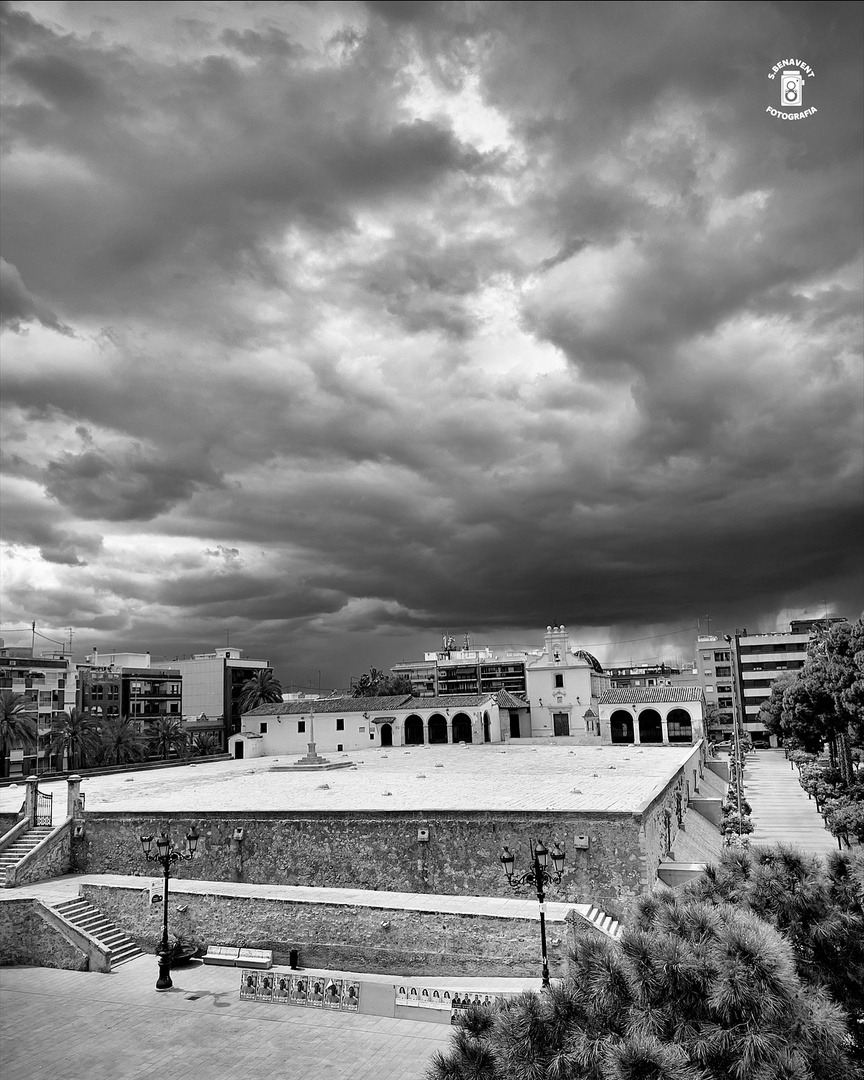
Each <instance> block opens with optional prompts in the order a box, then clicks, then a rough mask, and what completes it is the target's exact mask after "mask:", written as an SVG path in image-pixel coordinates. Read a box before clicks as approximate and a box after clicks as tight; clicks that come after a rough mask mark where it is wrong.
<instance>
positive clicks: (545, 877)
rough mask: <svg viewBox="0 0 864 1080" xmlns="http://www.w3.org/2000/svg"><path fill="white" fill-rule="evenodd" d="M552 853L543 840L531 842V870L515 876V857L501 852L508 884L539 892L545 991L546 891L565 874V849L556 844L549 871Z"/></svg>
mask: <svg viewBox="0 0 864 1080" xmlns="http://www.w3.org/2000/svg"><path fill="white" fill-rule="evenodd" d="M549 857H550V852H549V851H548V850H547V848H546V847H545V845H544V844H543V842H542V841H541V840H538V841H537V842H536V843H535V842H534V841H533V840H532V841H531V869H530V870H528V871H527V872H526V873H524V874H520V875H518V876H516V877H514V876H513V866H514V863H515V862H516V859H515V856H514V855H513V854H512V852H511V851H510V849H509V848H507V847H505V848H504V850H503V851H502V852H501V865H502V866H503V868H504V873H505V874H506V875H507V883H508V885H509V886H510V888H511V889H519V888H521V887H522V886H523V885H533V886H534V888H535V889H536V890H537V901H538V903H539V904H540V955H541V960H542V963H543V989H544V990H548V989H549V985H550V983H549V959H548V957H547V955H546V905H545V889H546V886H547V884H548V883H549V882H550V881H554V882H559V881H560V880H561V875H562V874H563V873H564V849H563V848H562V847H561V845H560V844H556V845H555V846H554V848H553V849H552V851H551V858H552V870H551V871H550V870H549V869H548V866H549Z"/></svg>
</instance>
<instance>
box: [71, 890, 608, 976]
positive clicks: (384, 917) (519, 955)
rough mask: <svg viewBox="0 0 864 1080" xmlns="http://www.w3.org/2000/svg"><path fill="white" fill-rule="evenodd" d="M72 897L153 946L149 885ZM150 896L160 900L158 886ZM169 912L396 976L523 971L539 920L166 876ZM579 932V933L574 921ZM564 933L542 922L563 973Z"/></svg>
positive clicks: (340, 964) (533, 953) (225, 933)
mask: <svg viewBox="0 0 864 1080" xmlns="http://www.w3.org/2000/svg"><path fill="white" fill-rule="evenodd" d="M81 895H82V896H83V897H84V898H85V899H86V900H87V901H88V902H89V903H91V904H93V905H94V906H95V907H97V908H98V909H99V910H100V911H102V912H103V913H104V914H105V915H107V916H108V917H109V918H110V919H112V920H113V921H114V922H115V923H116V924H117V925H118V926H119V927H122V929H123V930H124V931H125V932H126V933H127V934H129V935H130V937H132V938H133V939H134V940H135V941H137V943H138V944H139V945H140V946H141V947H142V948H144V949H146V950H148V951H150V952H155V951H156V947H157V945H158V943H159V939H160V936H161V929H162V905H161V903H159V902H153V903H151V893H150V889H149V887H147V886H142V888H140V889H136V888H130V887H128V886H118V885H100V884H89V883H88V884H84V885H82V887H81ZM153 895H154V896H155V899H156V901H159V900H161V896H162V893H161V889H159V890H157V891H156V892H155V893H154V894H153ZM169 914H170V922H169V927H170V931H171V934H172V935H175V934H176V935H178V936H181V935H182V936H184V937H190V938H194V939H196V940H198V941H200V942H202V943H203V944H207V945H230V946H235V945H236V946H238V947H241V948H251V949H271V950H272V951H273V960H274V963H276V964H287V963H288V961H289V953H290V951H291V950H292V949H297V950H298V951H299V954H300V964H301V965H302V966H303V967H315V968H327V969H332V970H342V971H357V972H363V971H377V972H388V973H391V974H393V975H397V976H404V977H408V976H415V975H435V976H450V975H452V976H454V977H455V976H459V975H466V976H475V975H477V973H478V971H482V972H483V974H484V975H488V976H495V975H499V976H510V977H528V978H530V977H533V976H536V975H538V971H539V953H540V924H539V922H538V921H537V920H536V919H516V918H494V917H492V916H482V915H457V914H454V913H452V912H435V911H417V910H404V909H401V908H392V907H384V906H382V907H374V908H373V907H366V906H359V905H358V906H356V907H355V906H347V905H344V904H327V903H326V902H325V903H303V902H299V901H292V900H282V899H273V898H263V897H262V898H259V897H241V896H228V895H224V894H219V893H218V892H214V893H207V894H203V895H202V894H201V893H200V892H184V890H183V883H182V881H172V882H171V891H170V896H169ZM579 921H580V922H583V923H584V920H579ZM586 926H587V924H586ZM580 932H585V931H584V930H583V928H581V927H580ZM587 932H589V933H590V932H591V929H590V927H588V931H587ZM569 933H570V931H569V930H568V926H567V924H566V923H565V922H564V921H555V920H549V921H547V942H548V952H549V966H550V971H551V972H552V974H553V975H561V974H563V972H564V963H565V959H566V953H567V948H568V940H569V936H568V935H569Z"/></svg>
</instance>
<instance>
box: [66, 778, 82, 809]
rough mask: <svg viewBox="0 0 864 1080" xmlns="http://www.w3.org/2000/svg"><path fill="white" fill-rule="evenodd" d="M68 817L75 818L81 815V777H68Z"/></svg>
mask: <svg viewBox="0 0 864 1080" xmlns="http://www.w3.org/2000/svg"><path fill="white" fill-rule="evenodd" d="M66 784H67V788H66V817H67V818H69V817H71V818H75V817H79V816H80V814H81V777H80V776H77V775H75V776H67V777H66Z"/></svg>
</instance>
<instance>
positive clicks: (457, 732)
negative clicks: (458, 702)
mask: <svg viewBox="0 0 864 1080" xmlns="http://www.w3.org/2000/svg"><path fill="white" fill-rule="evenodd" d="M472 741H473V739H472V737H471V717H470V716H466V714H465V713H464V712H460V713H456V715H455V716H454V717H453V742H454V743H457V742H472Z"/></svg>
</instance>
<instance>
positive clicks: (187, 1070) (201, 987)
mask: <svg viewBox="0 0 864 1080" xmlns="http://www.w3.org/2000/svg"><path fill="white" fill-rule="evenodd" d="M156 974H157V972H156V961H155V959H154V958H153V957H152V956H143V957H139V959H137V960H133V961H131V962H130V963H128V964H125V965H123V966H122V967H119V968H117V969H116V970H115V971H113V972H112V973H111V974H110V975H100V974H95V973H89V972H80V971H62V970H56V969H51V968H32V967H31V968H27V967H19V968H3V969H0V1061H2V1063H3V1080H33V1078H34V1077H39V1080H157V1078H158V1080H164V1078H165V1077H166V1076H171V1075H174V1074H177V1073H182V1074H183V1075H186V1076H189V1077H193V1078H194V1080H226V1078H227V1077H235V1076H278V1077H284V1078H286V1080H294V1078H296V1080H349V1078H350V1080H420V1078H421V1077H422V1075H423V1072H424V1069H425V1067H426V1064H427V1062H428V1061H429V1059H430V1058H431V1056H432V1054H433V1053H434V1052H435V1051H436V1050H444V1049H446V1046H447V1044H448V1042H449V1039H450V1033H451V1029H450V1028H449V1027H447V1026H444V1025H437V1024H428V1023H420V1022H416V1021H410V1020H395V1019H391V1018H388V1017H379V1016H367V1015H360V1014H349V1013H342V1012H326V1011H323V1010H317V1009H299V1008H292V1007H290V1006H284V1005H271V1004H267V1003H264V1002H254V1001H241V1000H240V997H239V985H240V984H239V977H240V972H239V971H237V969H234V968H219V967H204V966H203V965H197V966H194V967H190V968H180V969H177V970H175V971H173V972H172V978H173V980H174V987H173V988H172V989H171V990H169V991H167V992H165V993H157V992H156V991H155V989H154V984H155V981H156ZM364 977H365V976H364Z"/></svg>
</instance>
